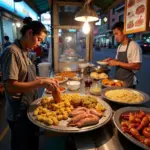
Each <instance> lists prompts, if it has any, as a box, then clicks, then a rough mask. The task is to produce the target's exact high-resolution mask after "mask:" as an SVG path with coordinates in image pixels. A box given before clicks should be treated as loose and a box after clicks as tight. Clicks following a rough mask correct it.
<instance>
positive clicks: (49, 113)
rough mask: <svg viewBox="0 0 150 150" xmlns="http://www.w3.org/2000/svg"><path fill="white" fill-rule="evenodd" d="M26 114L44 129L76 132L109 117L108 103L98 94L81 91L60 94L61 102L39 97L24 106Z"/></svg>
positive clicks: (102, 121)
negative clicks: (80, 92)
mask: <svg viewBox="0 0 150 150" xmlns="http://www.w3.org/2000/svg"><path fill="white" fill-rule="evenodd" d="M27 115H28V118H29V119H30V120H31V122H32V123H34V124H35V125H37V126H39V127H41V128H44V129H46V130H50V131H55V132H63V133H77V132H86V131H90V130H94V129H97V128H99V127H101V126H103V125H104V124H106V123H107V122H108V121H109V120H110V119H111V117H112V109H111V107H110V106H109V105H108V104H107V103H106V102H105V101H103V100H101V99H100V98H97V97H95V96H91V95H85V94H77V93H76V94H75V93H70V94H68V93H65V94H61V102H60V103H55V102H54V100H53V98H52V97H42V98H40V99H37V100H36V101H34V102H33V103H32V104H31V105H30V106H29V108H28V113H27Z"/></svg>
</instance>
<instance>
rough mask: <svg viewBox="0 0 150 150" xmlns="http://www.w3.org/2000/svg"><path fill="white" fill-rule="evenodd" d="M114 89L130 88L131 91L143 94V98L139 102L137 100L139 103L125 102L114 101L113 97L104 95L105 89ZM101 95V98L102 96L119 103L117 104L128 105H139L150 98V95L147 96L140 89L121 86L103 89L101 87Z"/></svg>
mask: <svg viewBox="0 0 150 150" xmlns="http://www.w3.org/2000/svg"><path fill="white" fill-rule="evenodd" d="M116 89H126V90H130V91H131V90H132V91H134V92H138V93H140V94H141V95H142V96H143V98H144V100H143V101H141V102H139V103H127V102H122V101H115V100H113V99H109V98H108V97H107V96H106V95H105V93H106V92H107V91H110V90H116ZM101 96H102V98H104V99H106V100H109V101H112V102H115V103H119V104H128V105H139V104H143V103H146V102H148V101H149V99H150V97H149V96H148V95H147V94H146V93H144V92H142V91H139V90H135V89H131V88H123V87H109V88H105V89H103V90H102V91H101Z"/></svg>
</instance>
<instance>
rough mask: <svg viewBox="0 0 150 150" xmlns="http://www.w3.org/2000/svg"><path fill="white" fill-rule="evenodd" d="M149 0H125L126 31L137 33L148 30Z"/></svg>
mask: <svg viewBox="0 0 150 150" xmlns="http://www.w3.org/2000/svg"><path fill="white" fill-rule="evenodd" d="M148 1H149V0H126V1H125V33H126V34H130V33H136V32H142V31H146V30H147V25H148V23H147V22H149V19H148V5H149V2H148Z"/></svg>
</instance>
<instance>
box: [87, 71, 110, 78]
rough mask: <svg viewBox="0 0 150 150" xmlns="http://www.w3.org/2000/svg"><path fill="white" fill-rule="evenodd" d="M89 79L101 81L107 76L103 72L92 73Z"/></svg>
mask: <svg viewBox="0 0 150 150" xmlns="http://www.w3.org/2000/svg"><path fill="white" fill-rule="evenodd" d="M90 77H91V78H92V79H95V80H102V79H107V78H108V75H107V74H106V73H104V72H103V73H97V72H92V73H91V74H90Z"/></svg>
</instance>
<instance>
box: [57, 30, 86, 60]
mask: <svg viewBox="0 0 150 150" xmlns="http://www.w3.org/2000/svg"><path fill="white" fill-rule="evenodd" d="M85 51H86V37H85V35H84V34H83V33H82V31H81V30H76V29H69V30H59V62H74V61H79V62H83V61H85Z"/></svg>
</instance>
